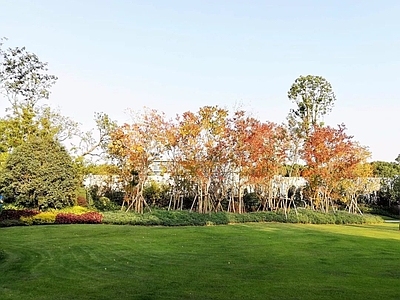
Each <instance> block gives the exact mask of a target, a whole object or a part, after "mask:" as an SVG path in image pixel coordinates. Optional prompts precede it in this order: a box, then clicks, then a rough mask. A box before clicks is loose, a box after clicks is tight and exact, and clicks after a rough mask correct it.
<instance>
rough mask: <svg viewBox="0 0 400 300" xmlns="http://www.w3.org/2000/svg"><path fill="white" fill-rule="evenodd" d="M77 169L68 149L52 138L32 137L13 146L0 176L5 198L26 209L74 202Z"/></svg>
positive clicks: (1, 189) (68, 204) (0, 184)
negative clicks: (14, 147) (17, 145)
mask: <svg viewBox="0 0 400 300" xmlns="http://www.w3.org/2000/svg"><path fill="white" fill-rule="evenodd" d="M77 185H78V181H77V172H76V170H75V168H74V165H73V162H72V159H71V157H70V155H69V154H68V152H67V151H66V150H65V148H64V147H63V146H62V145H61V144H60V143H59V142H58V141H54V140H52V139H50V138H41V137H36V138H31V139H29V140H28V141H27V142H26V143H24V144H23V145H21V146H19V147H17V148H16V149H14V151H13V152H12V153H11V154H10V156H9V157H8V159H7V161H6V165H5V168H4V171H3V173H2V174H1V177H0V191H1V193H3V194H4V196H5V198H6V201H7V202H10V203H15V204H17V205H22V206H24V207H26V208H38V209H41V210H45V209H48V208H62V207H65V206H70V205H73V202H74V201H73V199H74V194H75V191H76V189H77Z"/></svg>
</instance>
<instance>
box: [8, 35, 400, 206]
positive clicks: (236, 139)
mask: <svg viewBox="0 0 400 300" xmlns="http://www.w3.org/2000/svg"><path fill="white" fill-rule="evenodd" d="M4 41H5V40H2V42H1V43H0V59H1V61H0V63H1V64H0V91H1V93H2V95H3V98H4V99H5V100H6V101H8V103H9V105H8V107H7V109H6V114H5V116H3V117H2V118H0V168H1V169H0V191H1V193H2V194H3V195H4V197H5V200H6V202H8V203H14V204H16V205H21V206H25V207H35V208H41V209H48V208H61V207H63V206H69V205H73V204H74V203H76V195H77V190H78V189H79V187H80V186H81V184H82V182H83V178H84V176H85V175H86V174H88V173H89V172H92V171H93V170H94V169H96V166H94V165H95V163H93V160H92V159H91V157H93V156H95V155H96V156H98V155H100V156H101V157H102V162H103V164H105V165H108V166H110V167H109V168H108V170H111V169H112V171H111V172H110V171H108V173H112V174H113V175H118V178H119V180H120V181H121V186H122V187H123V194H124V197H123V200H122V203H121V206H122V209H124V210H127V211H128V210H134V211H136V212H143V211H144V210H145V209H146V207H148V208H150V206H151V203H149V198H148V197H147V196H146V187H148V186H149V176H150V175H151V166H152V164H154V163H155V162H159V161H163V162H164V163H163V164H162V168H163V172H164V173H166V174H168V175H169V180H168V184H169V186H168V197H169V204H168V207H169V208H170V209H182V208H183V207H184V205H183V202H184V201H185V205H186V206H187V203H190V209H192V210H195V211H198V212H200V213H207V212H212V211H221V210H225V211H231V212H237V213H243V212H245V211H246V210H248V209H249V208H248V207H246V205H245V201H244V199H246V198H245V197H249V195H250V194H251V195H252V197H254V199H257V205H256V206H255V209H257V210H277V209H284V210H288V209H290V208H296V205H299V204H300V203H302V205H306V206H308V207H309V208H312V209H316V210H321V211H325V212H327V211H329V210H335V209H338V208H340V207H344V208H346V209H347V210H349V211H351V212H358V211H359V207H358V201H359V199H360V197H362V196H365V195H368V194H370V193H371V192H373V190H374V188H375V187H374V186H373V183H372V182H371V181H370V180H369V178H371V177H373V175H374V171H375V174H376V170H378V167H379V166H381V165H382V163H379V162H376V163H375V165H374V164H370V163H368V162H367V160H368V158H369V157H370V153H369V151H368V149H367V147H365V146H362V145H360V144H359V143H358V142H357V141H355V140H354V139H353V137H352V136H349V135H348V134H347V133H346V127H345V125H344V124H341V125H339V126H337V127H330V126H325V125H324V124H323V123H322V122H321V120H322V118H323V116H324V115H326V114H327V113H329V112H330V111H331V110H332V108H333V106H334V103H335V101H336V97H335V94H334V92H333V89H332V86H331V84H330V83H329V82H328V81H327V80H326V79H325V78H323V77H321V76H313V75H307V76H300V77H299V78H297V79H296V80H295V82H294V83H293V84H292V86H291V87H290V89H289V91H288V99H289V100H291V101H292V102H293V103H294V105H295V108H293V109H292V110H290V112H289V114H288V117H287V120H286V121H285V122H283V123H282V124H276V123H273V122H269V121H261V120H259V119H257V118H255V117H253V116H251V115H250V114H249V113H247V112H246V111H242V110H236V111H229V110H228V109H225V108H221V107H218V106H204V107H201V108H199V110H198V111H196V112H191V111H187V112H184V113H182V114H180V115H177V116H176V117H175V118H173V119H168V118H166V117H165V115H164V114H163V113H162V112H159V111H157V110H152V109H145V110H144V111H142V112H133V113H132V121H131V122H129V123H126V124H122V125H118V124H117V122H115V121H113V120H111V119H110V118H109V117H108V115H107V114H104V113H98V114H96V115H95V118H96V124H97V128H96V132H97V134H94V132H93V131H91V132H82V131H80V130H79V126H78V124H77V123H76V122H74V121H73V120H71V119H69V118H67V117H65V116H63V115H62V114H61V113H59V112H57V111H54V110H53V109H51V108H50V106H47V105H43V104H41V101H42V100H44V99H48V98H49V95H50V91H51V87H52V86H53V85H54V84H55V83H56V81H57V77H56V76H54V75H52V74H50V73H49V72H48V69H47V63H43V62H42V61H41V60H40V59H39V58H38V56H37V55H35V54H33V53H31V52H29V51H27V50H26V49H25V48H24V47H23V48H18V47H17V48H7V49H4V48H3V42H4ZM72 137H74V138H75V139H76V137H79V139H78V140H79V143H78V144H76V145H74V146H73V147H70V148H69V149H68V150H67V149H66V147H65V145H66V141H69V140H70V139H71V138H72ZM111 166H113V167H111ZM396 166H397V164H396ZM97 167H98V166H97ZM97 169H98V168H97ZM106 173H107V172H106ZM396 174H398V173H396ZM280 176H287V177H289V178H291V177H296V176H302V177H304V178H305V179H306V180H307V182H308V184H307V186H306V187H305V188H304V189H302V190H301V191H294V190H293V189H291V188H286V189H285V190H282V189H280V188H279V184H278V185H277V181H279V178H281V177H280ZM394 177H395V176H394V175H393V174H392V176H391V177H390V178H394ZM390 184H393V181H392V182H391V183H390ZM392 190H393V189H392ZM392 194H393V193H392ZM391 197H392V198H391V199H392V200H391V201H395V200H397V198H396V197H397V196H396V194H393V195H392V196H391ZM299 201H301V202H299Z"/></svg>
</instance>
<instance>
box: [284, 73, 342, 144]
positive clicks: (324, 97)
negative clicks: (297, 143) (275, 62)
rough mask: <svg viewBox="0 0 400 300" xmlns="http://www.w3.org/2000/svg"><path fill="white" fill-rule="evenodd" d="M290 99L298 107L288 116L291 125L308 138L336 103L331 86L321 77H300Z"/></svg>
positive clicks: (292, 88) (290, 92)
mask: <svg viewBox="0 0 400 300" xmlns="http://www.w3.org/2000/svg"><path fill="white" fill-rule="evenodd" d="M288 98H289V100H291V101H292V102H293V103H295V104H296V105H297V108H295V109H292V110H291V111H290V113H289V116H288V121H289V125H290V127H292V128H296V130H297V132H298V133H299V134H300V135H301V136H302V137H308V136H309V134H310V130H311V128H312V127H313V126H315V125H321V123H320V121H321V118H322V117H323V116H324V115H326V114H327V113H329V112H330V111H331V110H332V108H333V106H334V102H335V101H336V96H335V94H334V92H333V90H332V86H331V84H330V83H329V82H328V81H327V80H326V79H325V78H323V77H321V76H313V75H307V76H300V77H298V78H297V79H296V80H295V82H294V83H293V84H292V86H291V88H290V90H289V92H288Z"/></svg>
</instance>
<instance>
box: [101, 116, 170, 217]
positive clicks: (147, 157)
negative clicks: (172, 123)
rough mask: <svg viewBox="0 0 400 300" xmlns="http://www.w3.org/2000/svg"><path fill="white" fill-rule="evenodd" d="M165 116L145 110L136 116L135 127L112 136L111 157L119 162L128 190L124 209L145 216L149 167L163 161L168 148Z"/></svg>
mask: <svg viewBox="0 0 400 300" xmlns="http://www.w3.org/2000/svg"><path fill="white" fill-rule="evenodd" d="M165 128H166V122H165V118H164V115H163V114H162V113H159V112H157V111H156V110H146V111H144V112H143V114H141V115H137V116H134V120H133V123H132V124H124V125H122V126H120V127H118V128H116V129H115V130H114V131H113V132H112V133H111V143H110V145H109V153H110V154H111V156H112V157H113V158H114V159H116V160H117V161H118V164H119V166H120V170H121V173H120V176H121V178H122V179H123V182H124V186H125V198H124V203H123V205H122V208H124V205H126V206H127V207H126V209H125V210H126V211H128V210H131V209H133V210H134V211H135V212H139V213H142V212H143V209H144V207H145V206H147V203H146V200H145V198H144V196H143V189H144V185H145V183H146V181H147V179H148V176H149V174H150V172H151V169H150V166H151V164H152V163H154V162H155V161H156V160H158V159H160V157H161V155H162V154H163V152H164V148H165V145H166V134H165Z"/></svg>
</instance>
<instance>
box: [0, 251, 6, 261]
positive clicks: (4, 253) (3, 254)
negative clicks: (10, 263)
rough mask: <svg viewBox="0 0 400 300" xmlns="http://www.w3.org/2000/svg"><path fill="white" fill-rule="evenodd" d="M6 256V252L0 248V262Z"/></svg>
mask: <svg viewBox="0 0 400 300" xmlns="http://www.w3.org/2000/svg"><path fill="white" fill-rule="evenodd" d="M6 257H7V255H6V252H5V251H4V250H3V249H0V263H1V262H2V261H3V260H5V259H6Z"/></svg>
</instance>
